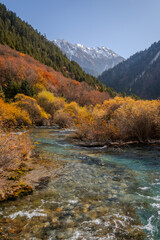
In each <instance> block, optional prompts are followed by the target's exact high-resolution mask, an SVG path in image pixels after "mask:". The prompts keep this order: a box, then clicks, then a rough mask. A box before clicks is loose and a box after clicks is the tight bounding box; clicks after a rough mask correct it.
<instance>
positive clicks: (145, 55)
mask: <svg viewBox="0 0 160 240" xmlns="http://www.w3.org/2000/svg"><path fill="white" fill-rule="evenodd" d="M99 79H100V80H101V81H102V82H103V83H104V84H106V85H107V86H110V87H113V88H114V89H115V90H116V91H118V92H119V91H120V92H126V93H127V94H131V93H133V94H136V95H138V96H140V97H141V98H144V99H156V98H158V97H160V41H159V42H157V43H154V44H153V45H152V46H151V47H150V48H149V49H146V50H145V51H141V52H138V53H136V54H134V55H133V56H131V57H130V58H129V59H128V60H126V61H124V62H122V63H120V64H118V65H117V66H116V67H114V68H113V69H110V70H108V71H105V72H104V73H103V74H102V75H101V76H100V77H99Z"/></svg>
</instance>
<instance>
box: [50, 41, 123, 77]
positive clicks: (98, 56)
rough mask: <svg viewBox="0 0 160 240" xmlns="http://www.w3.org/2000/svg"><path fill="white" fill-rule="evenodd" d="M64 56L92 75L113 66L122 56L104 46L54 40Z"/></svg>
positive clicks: (120, 60) (96, 74)
mask: <svg viewBox="0 0 160 240" xmlns="http://www.w3.org/2000/svg"><path fill="white" fill-rule="evenodd" d="M53 43H54V44H56V45H57V46H58V47H59V48H60V50H61V51H62V52H63V53H64V54H66V56H67V57H68V58H69V59H70V60H73V61H75V62H77V63H78V64H79V65H80V66H81V67H82V69H83V70H84V71H85V72H86V73H89V74H92V75H93V76H96V77H97V76H98V75H100V74H101V73H102V72H103V71H105V70H107V69H109V68H113V67H114V66H115V65H117V64H118V63H120V62H122V61H124V58H123V57H121V56H119V55H118V54H116V53H115V52H113V51H112V50H110V49H108V48H106V47H92V48H89V47H86V46H84V45H81V44H71V43H69V42H67V41H65V40H54V41H53Z"/></svg>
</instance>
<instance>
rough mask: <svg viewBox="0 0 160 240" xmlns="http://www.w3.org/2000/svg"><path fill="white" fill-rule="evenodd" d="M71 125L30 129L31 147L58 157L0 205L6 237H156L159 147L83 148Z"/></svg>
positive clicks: (159, 235)
mask: <svg viewBox="0 0 160 240" xmlns="http://www.w3.org/2000/svg"><path fill="white" fill-rule="evenodd" d="M70 133H72V130H57V129H52V128H37V129H34V131H33V133H32V137H33V139H34V141H36V142H38V145H36V146H37V147H36V148H37V150H39V151H41V152H42V153H43V154H45V155H46V156H48V157H49V159H50V162H51V164H52V162H53V164H54V161H56V162H59V165H60V167H59V168H58V169H54V170H52V168H51V169H50V170H48V174H49V175H50V178H49V181H47V184H46V186H45V187H42V188H39V189H37V190H36V191H35V192H34V193H33V194H32V195H29V196H26V197H23V198H21V199H18V200H16V201H13V202H6V203H3V204H1V205H0V218H1V219H4V221H1V223H0V224H2V222H3V226H2V227H3V228H1V226H0V233H1V231H2V230H1V229H3V231H6V232H9V235H8V236H9V237H8V239H26V240H27V239H33V240H39V239H46V240H52V239H53V240H58V239H70V240H76V239H78V240H80V239H83V240H89V239H93V240H99V239H100V240H107V239H110V240H116V239H117V240H120V239H137V240H140V239H148V240H159V239H160V148H159V147H156V146H155V147H134V148H133V147H132V148H131V147H128V148H127V147H125V148H122V149H120V148H116V149H107V148H105V147H103V148H85V147H80V146H77V145H76V144H74V141H73V142H69V141H67V139H66V138H67V136H68V135H69V134H70Z"/></svg>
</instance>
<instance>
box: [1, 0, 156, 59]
mask: <svg viewBox="0 0 160 240" xmlns="http://www.w3.org/2000/svg"><path fill="white" fill-rule="evenodd" d="M0 2H1V3H4V4H5V5H6V6H7V8H8V9H10V10H12V11H14V12H16V14H17V16H19V17H20V18H22V19H23V20H25V21H27V22H28V23H29V24H31V25H32V26H33V27H34V28H36V29H38V30H39V31H40V32H41V33H42V34H44V33H45V34H46V36H47V38H48V39H49V40H54V39H65V40H67V41H69V42H71V43H81V44H84V45H86V46H88V47H94V46H106V47H108V48H110V49H112V50H114V51H115V52H116V53H119V54H120V55H121V56H123V57H125V58H127V57H129V56H130V55H132V54H134V53H136V52H137V51H140V50H144V49H145V48H148V47H149V46H150V45H151V44H152V43H154V42H156V41H159V40H160V30H159V27H160V14H159V12H160V0H45V1H44V0H0Z"/></svg>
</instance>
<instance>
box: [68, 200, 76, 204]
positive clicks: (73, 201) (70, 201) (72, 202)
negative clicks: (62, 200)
mask: <svg viewBox="0 0 160 240" xmlns="http://www.w3.org/2000/svg"><path fill="white" fill-rule="evenodd" d="M68 202H69V203H70V204H76V203H78V200H68Z"/></svg>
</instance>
